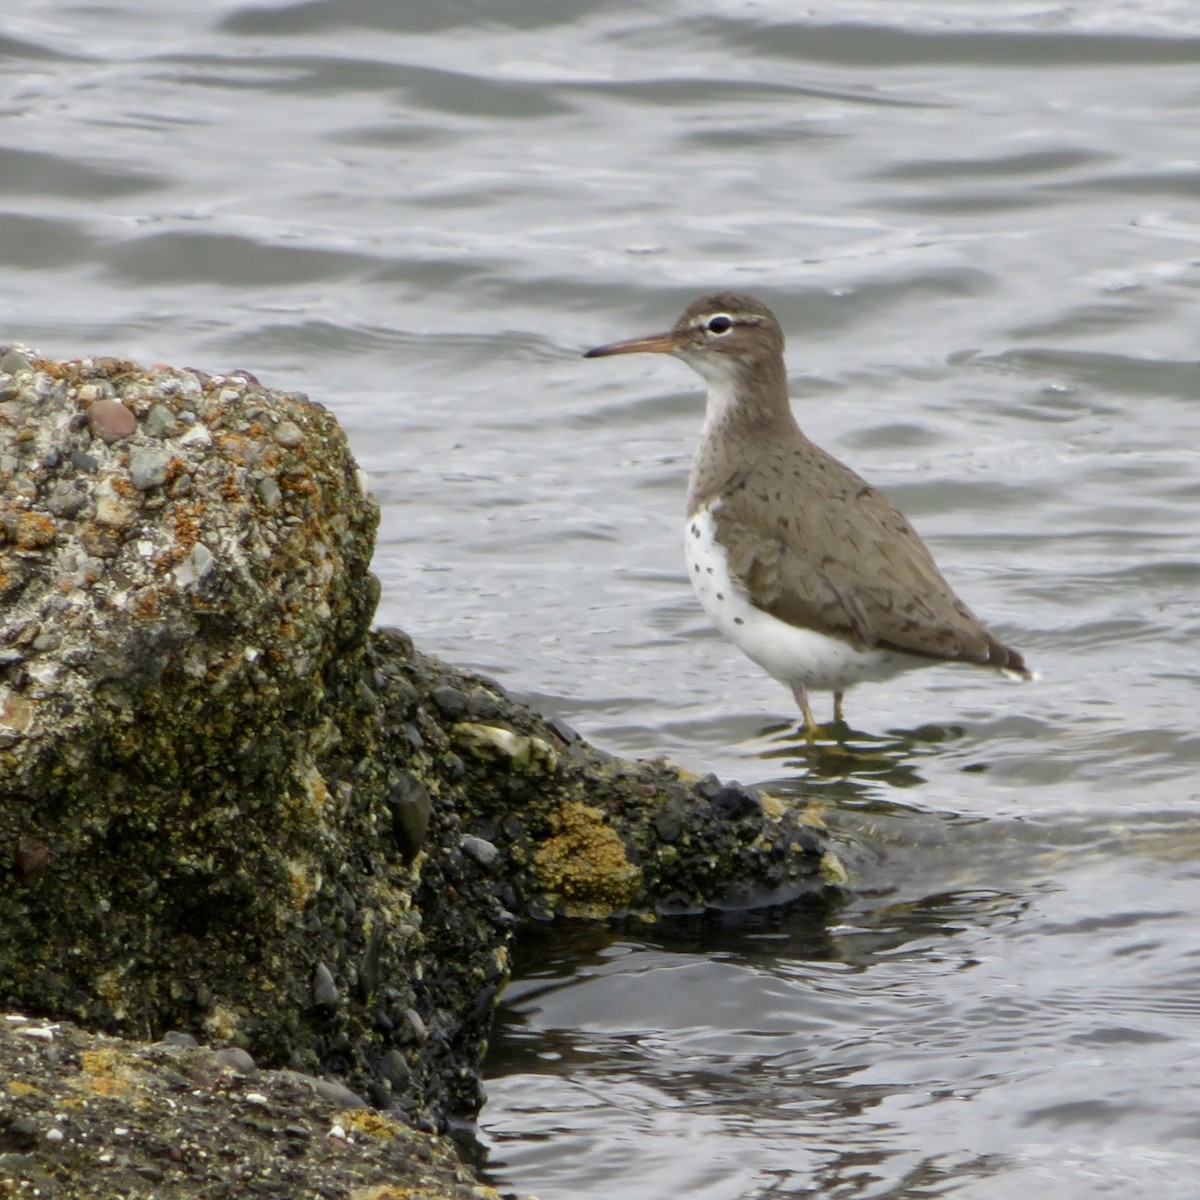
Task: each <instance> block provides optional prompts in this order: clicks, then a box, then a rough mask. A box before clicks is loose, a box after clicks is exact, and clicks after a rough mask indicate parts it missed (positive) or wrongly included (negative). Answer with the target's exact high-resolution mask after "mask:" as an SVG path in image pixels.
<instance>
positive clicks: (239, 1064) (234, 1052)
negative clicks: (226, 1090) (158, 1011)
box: [164, 1039, 258, 1075]
mask: <svg viewBox="0 0 1200 1200" xmlns="http://www.w3.org/2000/svg"><path fill="white" fill-rule="evenodd" d="M164 1040H165V1039H164ZM213 1057H214V1058H215V1060H216V1061H217V1062H218V1063H220V1064H221V1066H223V1067H228V1068H229V1069H230V1070H231V1071H237V1072H239V1073H240V1074H242V1075H254V1074H256V1073H257V1071H258V1064H257V1063H256V1062H255V1061H254V1059H253V1057H252V1056H251V1055H250V1054H248V1053H247V1052H246V1051H245V1050H243V1049H242V1048H241V1046H222V1047H221V1048H220V1049H219V1050H217V1051H215V1052H214V1054H213Z"/></svg>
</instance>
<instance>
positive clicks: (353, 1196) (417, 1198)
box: [350, 1183, 536, 1200]
mask: <svg viewBox="0 0 1200 1200" xmlns="http://www.w3.org/2000/svg"><path fill="white" fill-rule="evenodd" d="M470 1194H471V1195H472V1196H477V1197H478V1198H479V1200H499V1196H500V1193H499V1192H498V1191H496V1189H495V1188H491V1187H488V1186H487V1185H486V1184H476V1185H475V1186H474V1187H473V1188H471V1189H470ZM445 1197H446V1193H445V1191H444V1190H443V1189H442V1188H439V1187H433V1186H430V1187H423V1186H422V1185H420V1184H418V1185H417V1186H416V1187H404V1186H402V1185H400V1184H397V1183H385V1184H379V1185H376V1186H373V1187H363V1188H355V1189H354V1190H353V1191H352V1192H351V1193H350V1200H445ZM530 1200H536V1197H530Z"/></svg>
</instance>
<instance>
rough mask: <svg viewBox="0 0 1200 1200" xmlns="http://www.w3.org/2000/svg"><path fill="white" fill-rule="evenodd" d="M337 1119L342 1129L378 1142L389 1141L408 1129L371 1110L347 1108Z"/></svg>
mask: <svg viewBox="0 0 1200 1200" xmlns="http://www.w3.org/2000/svg"><path fill="white" fill-rule="evenodd" d="M337 1119H338V1124H340V1125H341V1126H342V1127H343V1128H345V1129H349V1130H353V1131H354V1132H355V1133H365V1134H366V1135H367V1137H373V1138H374V1139H375V1140H376V1141H379V1142H386V1141H390V1140H391V1139H392V1138H394V1137H398V1136H399V1135H400V1134H402V1133H405V1132H406V1131H407V1129H408V1126H407V1125H401V1124H400V1122H399V1121H393V1120H392V1119H391V1117H386V1116H384V1115H383V1113H381V1112H376V1111H375V1110H374V1109H373V1108H349V1109H347V1110H346V1111H345V1112H342V1113H338V1118H337Z"/></svg>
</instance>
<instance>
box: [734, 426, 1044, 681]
mask: <svg viewBox="0 0 1200 1200" xmlns="http://www.w3.org/2000/svg"><path fill="white" fill-rule="evenodd" d="M756 466H757V467H758V468H765V469H766V470H765V476H766V477H767V478H775V479H778V481H779V482H780V483H781V484H783V483H785V482H786V486H787V489H788V491H789V493H791V494H792V495H798V496H799V502H798V503H795V504H793V505H792V506H790V507H789V508H788V509H787V510H786V511H785V510H782V509H781V508H780V505H779V501H778V499H777V497H778V496H779V494H780V493H779V492H774V493H772V492H769V491H768V492H761V491H760V492H758V493H756V492H754V491H752V490H751V489H750V488H749V487H748V486H747V484H746V482H745V480H744V479H742V480H739V479H737V478H735V479H733V480H731V481H730V483H731V484H732V486H731V487H728V486H727V488H726V490H725V497H724V500H723V502H722V503H721V504H720V506H719V507H718V508H717V509H716V510H715V512H714V520H715V521H716V526H717V536H718V538H719V539H720V540H721V542H722V543H723V544H724V545H726V546H733V547H737V549H736V550H735V551H733V552H731V554H730V561H729V567H730V570H731V572H732V573H733V574H734V575H735V577H737V578H739V579H741V580H742V581H743V582H744V584H745V586H746V589H747V592H748V593H749V595H750V598H751V599H752V600H753V601H754V603H755V604H756V605H758V607H759V608H762V609H764V610H765V611H767V612H769V613H770V614H771V615H772V616H774V617H777V618H778V619H779V620H781V621H786V622H788V623H789V624H792V625H802V626H805V627H808V628H813V629H817V630H819V631H821V632H823V633H829V634H833V635H836V636H841V637H845V638H849V639H850V640H851V641H852V643H853V644H854V645H856V646H858V647H860V648H864V649H865V648H867V647H872V646H877V647H880V648H886V649H893V650H900V651H903V652H905V653H907V654H916V655H923V656H925V657H928V658H935V659H945V660H951V661H964V662H973V663H978V664H980V665H984V666H994V667H999V668H1003V669H1006V670H1012V671H1017V672H1021V673H1025V664H1024V662H1023V660H1022V659H1021V656H1020V655H1019V654H1018V653H1017V652H1016V651H1015V650H1010V649H1009V648H1008V647H1006V646H1002V645H1001V644H1000V643H999V642H997V641H996V639H995V638H994V637H992V635H991V634H990V633H988V631H987V630H986V629H985V628H984V627H983V625H982V624H981V623H980V622H979V620H978V619H977V618H976V617H975V616H974V614H973V613H972V612H971V610H970V609H969V608H967V606H966V605H965V604H963V602H962V601H961V600H959V598H958V597H957V596H956V595H955V594H954V591H953V589H952V588H951V587H950V585H949V584H948V583H947V582H946V580H945V579H944V578H943V577H942V573H941V572H940V571H939V570H938V569H937V565H936V564H935V563H934V561H933V557H932V555H931V554H930V553H929V551H928V549H927V548H926V546H925V543H924V542H922V541H921V539H920V538H919V537H918V536H917V534H916V532H915V531H914V530H913V528H912V526H911V525H909V523H908V521H907V520H905V518H904V516H903V515H902V514H901V513H900V512H899V510H898V509H897V508H896V507H895V505H893V504H892V502H891V501H890V500H889V499H888V498H887V497H886V496H885V495H884V494H883V493H882V492H881V491H879V490H878V489H876V488H873V487H871V485H870V484H868V483H867V482H866V481H865V480H863V479H862V478H861V477H860V476H858V475H856V474H855V473H854V472H853V471H851V470H850V468H849V467H847V466H845V464H843V463H841V462H839V461H838V460H837V459H835V458H833V457H832V456H831V455H829V454H826V453H825V451H823V450H821V449H820V447H818V446H816V445H814V444H813V443H812V442H808V441H805V442H804V443H803V445H802V446H801V447H800V448H799V449H796V450H793V451H791V452H788V453H781V452H771V451H767V452H764V453H763V454H761V455H760V456H759V457H758V461H757V463H756ZM756 478H762V476H760V475H759V474H758V473H757V472H756Z"/></svg>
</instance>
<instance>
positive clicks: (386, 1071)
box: [379, 1046, 412, 1092]
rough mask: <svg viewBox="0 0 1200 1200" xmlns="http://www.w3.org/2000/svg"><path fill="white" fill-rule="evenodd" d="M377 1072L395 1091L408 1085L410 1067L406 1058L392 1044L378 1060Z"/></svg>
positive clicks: (410, 1073) (401, 1089)
mask: <svg viewBox="0 0 1200 1200" xmlns="http://www.w3.org/2000/svg"><path fill="white" fill-rule="evenodd" d="M379 1073H380V1075H382V1076H383V1077H384V1079H386V1080H387V1081H388V1083H390V1084H391V1085H392V1087H393V1088H394V1089H395V1090H396V1091H398V1092H400V1091H403V1090H404V1089H405V1088H406V1087H407V1086H408V1081H409V1079H410V1078H411V1076H412V1069H411V1068H410V1067H409V1065H408V1059H406V1058H405V1057H404V1055H403V1054H401V1053H400V1051H399V1050H397V1049H396V1048H395V1047H394V1046H393V1047H392V1049H391V1050H389V1051H388V1052H387V1053H386V1054H385V1055H384V1056H383V1057H382V1058H381V1059H380V1060H379Z"/></svg>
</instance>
